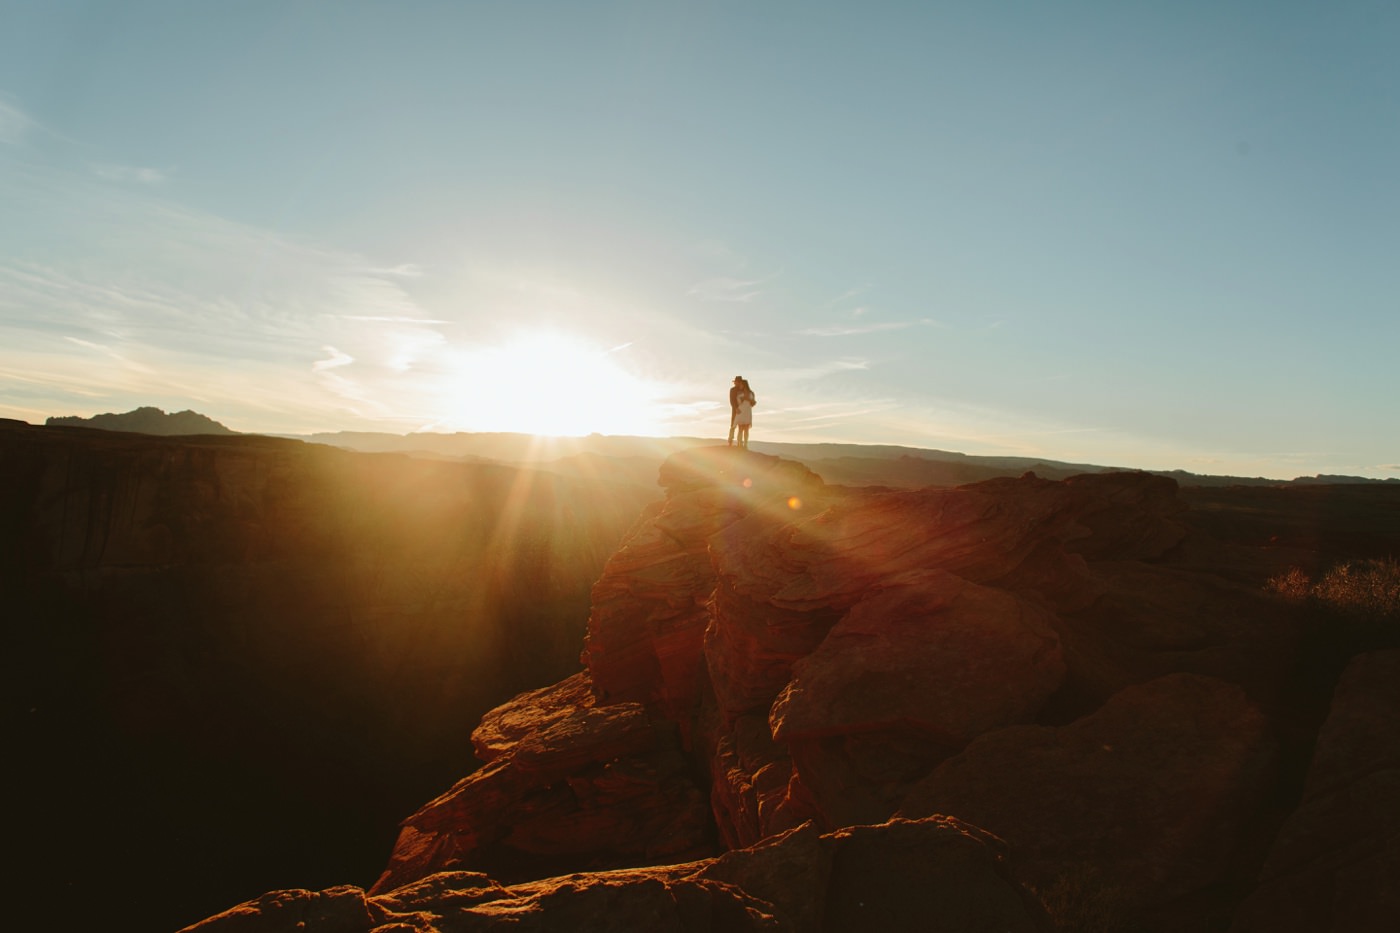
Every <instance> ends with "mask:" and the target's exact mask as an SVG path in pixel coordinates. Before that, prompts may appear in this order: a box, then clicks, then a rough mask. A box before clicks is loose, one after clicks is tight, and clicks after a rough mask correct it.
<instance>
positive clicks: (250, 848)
mask: <svg viewBox="0 0 1400 933" xmlns="http://www.w3.org/2000/svg"><path fill="white" fill-rule="evenodd" d="M659 494H660V491H659V490H658V489H657V488H656V487H655V486H653V487H650V488H647V487H644V486H638V485H635V484H631V483H627V482H617V481H614V480H612V479H609V478H607V477H606V476H598V477H587V476H575V477H572V478H564V477H559V476H555V475H552V474H549V473H546V472H538V471H527V470H517V469H512V468H506V467H499V466H491V465H481V464H460V463H447V462H433V461H424V460H414V459H410V458H408V457H405V456H402V455H397V454H384V455H370V454H356V453H348V452H345V451H340V450H335V449H332V448H329V447H322V446H318V445H312V444H305V443H301V442H297V441H284V440H276V439H271V438H261V437H232V438H223V437H186V438H178V439H174V438H171V439H165V438H155V437H146V436H139V435H132V434H113V433H107V432H100V431H92V430H84V429H72V428H54V427H50V428H37V427H28V426H22V425H15V424H7V425H4V426H0V587H2V588H3V589H0V593H2V594H3V605H2V608H3V618H4V633H5V652H4V656H5V670H4V681H5V686H4V692H5V696H6V702H5V709H4V716H5V722H4V735H5V737H6V746H7V747H6V759H7V760H8V761H9V762H10V763H11V768H12V770H13V771H14V773H15V774H17V776H18V778H19V781H18V789H17V791H12V793H13V794H14V795H15V796H13V797H12V798H11V800H10V807H11V809H12V811H13V812H14V813H15V814H16V817H15V819H14V820H13V821H12V823H11V826H10V832H11V833H12V834H13V836H12V838H16V839H23V840H26V842H25V846H26V849H25V856H24V861H25V865H24V868H23V869H22V870H21V872H20V873H19V874H18V875H17V876H15V875H12V876H11V877H10V879H9V881H10V884H12V885H13V886H14V891H13V892H12V896H11V897H10V898H9V899H8V900H9V902H10V903H12V904H13V903H16V902H17V899H18V902H22V903H28V904H31V905H40V904H42V905H44V909H45V910H56V911H57V913H58V914H59V915H63V916H65V917H66V918H67V922H68V923H70V924H71V925H72V927H73V928H78V927H82V926H93V927H95V926H100V925H101V922H100V918H101V917H103V916H104V915H107V914H109V912H110V909H111V904H112V903H113V902H115V901H117V900H121V899H124V898H127V897H130V896H131V895H132V892H133V891H136V890H141V889H143V888H145V887H146V886H148V885H150V884H151V883H153V882H155V883H157V884H158V886H159V889H160V893H159V895H158V896H154V895H153V896H152V898H151V900H150V902H149V904H148V906H149V908H150V910H149V911H143V913H144V917H143V923H142V926H143V927H147V928H150V929H162V928H165V929H174V928H175V927H178V926H181V925H183V924H185V923H189V922H192V921H193V920H196V919H198V918H199V917H201V916H205V915H207V914H209V913H212V912H214V911H216V910H219V909H222V908H223V907H224V906H227V904H229V903H232V902H235V901H238V900H240V899H243V898H246V897H250V896H253V895H255V894H258V893H261V892H262V891H264V890H267V889H269V888H273V887H278V886H286V885H288V884H307V883H310V884H318V883H320V884H331V883H339V882H343V881H346V880H357V881H359V882H360V883H365V884H367V883H368V882H369V881H372V880H373V878H374V877H375V876H376V875H377V874H378V872H379V871H380V869H381V868H382V865H383V858H384V853H385V851H387V849H388V847H389V845H390V844H391V842H392V840H393V837H394V833H395V825H396V823H397V821H398V820H399V819H401V818H402V817H403V816H404V814H406V813H408V812H411V811H412V810H413V809H414V808H415V807H416V806H418V805H419V804H420V803H421V802H422V800H423V799H424V798H426V797H428V796H431V794H432V793H434V792H436V791H437V790H438V789H439V788H440V787H441V786H443V785H444V784H446V783H450V782H451V780H453V779H455V778H456V777H457V776H459V775H460V774H462V773H464V772H465V771H469V770H471V769H472V768H473V767H475V764H476V763H475V761H474V759H473V758H472V755H471V750H470V745H469V743H468V742H467V740H466V739H467V734H468V732H469V731H470V728H471V725H472V724H473V723H475V722H476V721H477V720H478V719H479V718H480V716H481V715H482V713H483V712H485V711H486V710H488V709H490V708H491V707H492V706H494V705H496V704H498V703H499V702H501V700H503V699H504V698H506V697H509V696H511V695H514V694H515V693H517V692H519V691H521V690H525V689H529V688H533V687H538V686H540V685H542V684H547V683H551V682H553V681H556V680H559V679H561V678H563V677H566V676H568V675H569V674H570V673H572V672H573V671H576V670H577V669H578V668H579V662H578V654H579V646H580V642H581V639H582V635H583V631H584V627H585V624H586V619H587V615H588V605H589V587H590V585H591V584H592V583H593V582H594V580H596V579H597V577H598V574H599V572H600V571H601V568H602V566H603V564H604V562H605V561H606V559H607V558H608V556H609V555H610V554H611V553H612V552H613V550H614V549H615V548H616V546H617V544H618V542H619V541H620V540H621V538H622V537H623V535H624V533H625V532H626V530H627V528H628V527H629V526H630V525H631V524H632V523H633V522H634V521H635V520H636V517H637V515H638V514H639V513H640V512H641V510H642V508H643V507H644V505H645V504H646V503H647V502H648V501H650V500H652V499H655V498H657V497H658V496H659ZM94 863H96V865H94ZM59 905H61V906H59Z"/></svg>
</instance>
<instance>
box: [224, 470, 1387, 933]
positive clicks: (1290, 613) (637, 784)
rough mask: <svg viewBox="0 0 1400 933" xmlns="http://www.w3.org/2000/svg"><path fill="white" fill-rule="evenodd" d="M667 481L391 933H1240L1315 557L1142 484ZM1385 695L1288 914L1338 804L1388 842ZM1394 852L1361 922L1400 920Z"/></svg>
mask: <svg viewBox="0 0 1400 933" xmlns="http://www.w3.org/2000/svg"><path fill="white" fill-rule="evenodd" d="M660 480H661V483H662V485H663V487H664V488H665V489H666V496H665V499H664V501H660V502H657V503H654V504H652V505H650V506H648V507H647V508H646V509H645V510H644V511H643V512H642V514H641V516H640V518H639V519H638V520H637V522H636V524H635V525H634V526H633V527H632V529H631V531H630V532H629V533H628V535H627V536H626V538H625V540H624V541H623V543H622V545H621V546H620V547H619V548H618V550H617V551H616V553H615V554H614V555H613V557H612V558H611V559H610V560H609V561H608V562H607V564H606V566H605V568H604V570H603V573H602V575H601V576H600V578H599V579H598V581H597V583H596V584H595V586H594V587H593V592H592V598H593V603H592V610H591V613H590V615H589V619H588V633H587V637H586V641H585V644H584V646H583V653H582V660H583V663H584V665H585V670H584V671H583V672H582V673H580V674H578V675H575V676H573V677H571V678H569V679H567V680H564V681H562V682H560V683H559V684H557V685H556V686H555V687H552V688H546V689H543V690H536V691H533V692H530V693H526V694H522V695H520V696H518V697H517V698H515V699H514V700H512V701H510V702H508V703H506V704H504V705H502V706H500V707H499V708H497V709H496V710H495V711H493V712H491V713H489V714H487V715H486V716H485V717H484V719H483V720H482V722H481V725H480V726H479V728H478V729H477V731H476V733H475V734H474V735H473V745H474V748H475V750H476V753H477V755H478V756H479V757H480V758H481V760H482V761H484V762H485V764H484V765H483V766H482V767H481V768H480V769H479V770H478V771H476V772H474V773H472V774H469V775H467V776H465V777H463V778H462V779H461V780H459V781H458V782H457V783H456V784H455V785H454V786H452V787H451V788H449V789H448V790H446V791H445V792H444V793H443V794H442V795H441V796H439V797H438V798H436V799H434V800H432V801H430V802H429V803H428V804H426V805H424V806H423V807H421V808H420V809H418V810H417V812H415V813H413V814H412V815H411V816H409V817H408V818H407V819H406V820H405V821H404V823H403V825H402V828H401V832H400V836H399V839H398V842H397V844H396V845H395V847H394V849H393V852H392V854H391V856H390V858H389V862H388V867H387V869H386V871H385V872H384V874H383V875H382V876H381V877H380V879H379V881H378V882H377V883H376V884H375V885H374V886H373V887H372V889H371V890H370V892H369V893H368V894H366V893H364V892H360V893H359V894H357V895H353V896H354V897H359V898H360V899H361V900H362V901H363V904H364V908H363V909H364V910H365V911H366V915H367V916H368V920H366V921H364V922H365V923H368V924H369V926H367V927H363V928H364V929H379V928H381V927H382V928H384V929H385V930H387V929H421V930H435V929H447V928H450V929H477V928H483V929H484V928H486V927H487V926H489V925H492V924H506V923H516V924H520V925H522V927H523V928H527V929H541V930H544V929H580V928H588V929H625V928H646V929H678V930H679V929H686V930H708V929H783V930H787V929H794V930H812V931H816V930H847V929H950V930H964V929H966V930H974V929H976V930H981V929H987V930H992V929H998V930H1000V929H1015V930H1020V929H1027V930H1038V929H1047V928H1048V927H1047V926H1046V924H1047V923H1049V922H1050V921H1049V920H1048V919H1047V916H1046V915H1045V914H1044V913H1042V912H1041V908H1040V906H1039V905H1040V903H1042V902H1043V903H1044V905H1046V907H1047V908H1048V909H1049V910H1050V911H1051V913H1052V914H1053V915H1054V921H1055V923H1056V924H1058V928H1059V929H1120V928H1121V929H1134V930H1148V931H1159V930H1160V931H1164V933H1165V931H1179V930H1193V931H1195V930H1224V929H1225V928H1226V927H1227V926H1228V925H1229V923H1230V921H1231V919H1232V918H1233V915H1234V912H1235V910H1236V908H1237V907H1238V906H1239V904H1240V903H1241V901H1243V900H1245V898H1246V897H1247V896H1248V895H1249V893H1250V891H1252V890H1253V889H1254V887H1255V886H1256V884H1257V883H1258V880H1257V879H1258V873H1259V870H1260V869H1261V868H1262V867H1263V866H1264V856H1265V853H1266V852H1267V851H1268V848H1269V845H1270V844H1271V843H1272V841H1273V838H1274V835H1275V834H1277V833H1278V832H1279V828H1280V826H1281V825H1282V824H1283V823H1284V816H1285V815H1286V813H1287V811H1288V810H1289V809H1291V808H1292V807H1293V806H1294V805H1295V804H1296V794H1297V791H1296V790H1295V789H1294V787H1295V785H1294V784H1293V780H1294V778H1293V775H1294V774H1295V773H1296V774H1298V775H1301V770H1300V769H1299V768H1298V761H1299V760H1300V759H1301V757H1302V754H1303V753H1304V752H1309V753H1310V752H1311V748H1310V742H1311V738H1312V734H1313V733H1312V732H1310V731H1309V730H1310V729H1315V726H1311V727H1310V726H1309V725H1308V723H1309V717H1310V716H1311V715H1313V708H1312V703H1311V699H1310V696H1309V695H1307V694H1305V693H1300V692H1299V691H1300V690H1305V689H1306V685H1307V684H1308V683H1311V682H1312V681H1311V679H1310V678H1317V679H1318V680H1319V681H1323V680H1325V679H1326V664H1325V663H1321V662H1319V660H1318V658H1317V657H1314V656H1312V655H1310V654H1309V653H1308V651H1307V650H1305V648H1304V647H1303V645H1304V643H1303V642H1302V641H1301V640H1300V639H1301V638H1302V635H1303V634H1304V618H1303V616H1302V615H1301V614H1300V610H1299V607H1298V606H1296V605H1294V604H1290V603H1288V602H1287V601H1286V600H1284V599H1282V598H1280V597H1279V596H1277V595H1274V594H1272V593H1270V592H1269V591H1268V589H1267V588H1266V586H1265V583H1266V580H1267V576H1265V572H1266V571H1267V570H1268V569H1269V568H1274V567H1278V566H1280V565H1281V564H1283V563H1284V562H1286V561H1287V560H1291V559H1292V558H1293V557H1294V556H1296V555H1297V554H1298V553H1299V552H1300V549H1299V548H1298V547H1296V546H1294V545H1289V546H1288V550H1287V552H1286V554H1271V553H1263V552H1264V551H1267V549H1268V548H1269V547H1271V546H1272V545H1271V543H1270V542H1264V543H1262V544H1261V543H1258V542H1254V541H1246V540H1239V539H1224V538H1219V537H1217V536H1216V534H1215V533H1214V532H1213V531H1212V529H1216V530H1218V529H1220V528H1222V527H1226V526H1225V525H1224V524H1223V523H1222V522H1221V521H1219V519H1220V515H1218V514H1208V515H1206V516H1205V517H1204V519H1203V518H1201V517H1198V516H1196V515H1194V514H1193V513H1192V511H1191V510H1190V509H1188V508H1187V505H1186V503H1185V501H1184V500H1183V497H1182V496H1181V495H1180V494H1179V492H1178V490H1177V488H1176V484H1175V483H1174V482H1173V481H1172V480H1169V479H1163V478H1160V477H1155V476H1150V475H1146V474H1137V473H1108V474H1095V475H1086V476H1079V477H1072V478H1070V479H1068V480H1064V481H1055V482H1052V481H1048V480H1043V479H1040V478H1037V477H1036V476H1034V475H1029V474H1028V475H1026V476H1024V477H1021V478H1020V479H996V480H990V481H987V482H982V483H977V484H973V485H969V486H962V487H956V488H928V489H921V490H893V491H892V490H887V489H878V488H870V489H846V488H837V487H828V486H826V485H825V484H823V483H822V481H821V480H820V478H819V477H817V476H815V475H814V474H812V473H811V472H810V471H808V470H806V469H805V468H803V467H801V466H799V465H797V464H792V463H787V462H785V461H781V460H778V459H777V458H773V457H765V456H762V455H757V454H753V453H750V452H747V451H742V450H737V449H731V448H726V447H715V448H697V449H695V450H691V451H687V452H683V453H681V454H677V455H674V456H673V457H671V458H670V459H669V460H667V461H666V463H665V464H664V466H663V467H662V468H661V471H660ZM1217 501H1218V500H1217ZM1211 507H1212V508H1214V507H1215V506H1214V505H1211ZM1306 634H1307V637H1308V638H1310V639H1312V640H1313V642H1316V641H1317V640H1318V639H1319V638H1322V637H1325V634H1326V633H1325V632H1324V633H1321V634H1319V631H1318V630H1317V629H1316V628H1313V629H1309V630H1308V631H1307V632H1306ZM1310 643H1311V642H1310ZM1378 663H1379V662H1378ZM1357 678H1359V681H1358V682H1361V681H1365V682H1370V681H1375V682H1377V683H1378V682H1381V681H1383V680H1384V677H1383V676H1382V675H1380V674H1375V675H1373V676H1370V677H1367V676H1363V675H1360V674H1359V675H1357ZM1392 682H1394V681H1393V679H1392ZM1351 683H1352V681H1350V680H1349V681H1348V684H1351ZM1300 685H1301V686H1300ZM1329 689H1330V685H1329ZM1374 689H1375V688H1364V689H1363V688H1361V687H1357V686H1355V685H1352V686H1348V687H1347V689H1346V690H1344V691H1339V699H1338V710H1342V709H1345V708H1346V706H1347V703H1346V702H1345V698H1346V697H1353V696H1354V697H1360V699H1359V700H1357V701H1356V704H1357V705H1356V707H1355V708H1356V709H1357V710H1360V711H1362V712H1356V713H1352V714H1348V715H1346V716H1343V714H1342V713H1340V712H1334V718H1335V717H1339V716H1340V717H1342V718H1335V724H1334V725H1332V726H1331V727H1330V728H1331V730H1332V731H1330V732H1326V731H1325V732H1324V738H1323V741H1322V742H1320V743H1319V748H1318V761H1319V762H1320V763H1319V764H1318V765H1316V766H1315V772H1316V771H1318V770H1319V769H1321V771H1320V773H1323V774H1330V775H1333V776H1334V778H1335V779H1334V778H1327V779H1326V780H1324V779H1323V778H1321V777H1314V778H1310V779H1309V784H1308V791H1307V794H1308V796H1307V798H1306V800H1305V807H1304V811H1300V813H1301V814H1302V815H1301V816H1299V817H1298V819H1299V820H1300V821H1302V822H1299V823H1298V824H1297V825H1293V824H1292V823H1290V825H1289V826H1288V827H1287V828H1286V829H1285V831H1284V833H1283V834H1282V835H1280V836H1279V845H1280V846H1281V847H1282V849H1281V850H1279V851H1276V852H1275V854H1274V855H1273V856H1270V858H1269V863H1268V868H1267V869H1266V871H1265V874H1264V879H1265V880H1264V885H1265V886H1264V887H1262V888H1260V890H1261V891H1265V890H1267V888H1268V885H1270V884H1275V883H1276V884H1287V883H1288V882H1287V880H1286V879H1288V878H1290V877H1294V876H1295V874H1296V873H1297V872H1300V871H1302V870H1303V869H1302V868H1300V867H1299V866H1301V865H1302V864H1303V863H1304V862H1306V858H1303V857H1295V856H1294V855H1291V854H1290V853H1289V852H1288V851H1287V849H1288V846H1289V845H1290V844H1292V843H1290V840H1303V841H1302V842H1299V843H1297V845H1300V846H1302V847H1303V849H1305V850H1306V851H1308V852H1312V851H1313V846H1314V842H1313V841H1312V840H1313V839H1315V838H1319V837H1320V836H1322V835H1325V833H1324V832H1323V831H1322V829H1320V828H1319V826H1318V825H1314V824H1310V823H1308V822H1307V821H1306V813H1305V811H1306V809H1307V803H1308V802H1312V803H1313V804H1317V805H1332V804H1326V803H1325V802H1326V801H1328V800H1329V799H1330V798H1329V797H1328V793H1329V791H1328V790H1327V789H1326V788H1328V787H1332V786H1334V785H1338V784H1339V783H1340V784H1341V785H1344V786H1348V787H1350V786H1351V785H1352V784H1354V785H1355V787H1356V788H1358V789H1359V788H1361V787H1363V786H1364V787H1371V786H1377V787H1381V788H1382V790H1381V791H1380V793H1379V801H1380V802H1378V803H1377V804H1376V808H1377V809H1378V811H1379V812H1380V813H1381V814H1382V815H1384V814H1385V813H1388V809H1387V807H1388V806H1389V802H1390V798H1389V797H1387V796H1386V792H1385V790H1384V788H1385V787H1386V786H1387V785H1385V784H1384V775H1385V774H1386V773H1388V772H1386V770H1385V767H1384V766H1382V765H1375V764H1368V763H1365V762H1360V761H1358V762H1357V763H1355V764H1354V766H1353V765H1348V766H1342V765H1339V764H1337V761H1338V757H1337V754H1336V753H1335V752H1333V751H1332V750H1333V749H1335V748H1338V747H1342V748H1353V747H1354V748H1356V749H1363V750H1366V749H1372V748H1378V749H1380V751H1379V752H1377V753H1376V754H1377V755H1378V758H1377V760H1378V761H1382V762H1383V761H1385V760H1387V759H1386V757H1385V756H1386V755H1387V754H1388V752H1385V751H1384V749H1385V748H1388V746H1386V745H1385V744H1384V743H1379V744H1377V743H1374V742H1371V741H1370V740H1362V739H1355V740H1347V741H1342V740H1339V739H1337V740H1334V738H1333V737H1334V736H1350V735H1360V734H1362V733H1367V734H1369V731H1384V729H1383V724H1384V723H1385V722H1388V720H1387V719H1386V716H1387V715H1389V714H1387V713H1385V712H1384V709H1385V703H1386V700H1385V697H1386V696H1387V694H1385V693H1384V691H1383V690H1382V691H1381V692H1380V693H1379V694H1374V695H1373V691H1374ZM1377 710H1380V713H1379V714H1378V713H1377V712H1376V711H1377ZM1377 715H1379V718H1378V719H1374V721H1372V719H1373V718H1374V717H1376V716H1377ZM1319 721H1320V717H1319ZM1347 723H1350V724H1351V725H1345V724H1347ZM1392 731H1393V730H1392ZM1368 753H1369V752H1368ZM1347 754H1349V753H1342V759H1341V760H1343V761H1351V759H1349V758H1347V757H1346V755H1347ZM1357 754H1358V755H1359V754H1360V752H1357ZM1363 757H1364V756H1363ZM1323 762H1331V764H1324V763H1323ZM1347 767H1352V770H1354V771H1355V772H1356V777H1355V779H1354V780H1353V779H1352V778H1340V777H1335V776H1336V775H1338V774H1346V773H1348V772H1347ZM1376 775H1380V777H1376ZM1329 782H1330V783H1329ZM1301 783H1302V782H1301V777H1299V778H1298V783H1297V786H1298V787H1301ZM1348 793H1349V794H1352V793H1359V790H1355V791H1348ZM1319 802H1322V803H1319ZM1348 819H1351V816H1348ZM1343 825H1350V824H1348V823H1345V822H1344V823H1343ZM1376 825H1377V826H1378V827H1380V828H1379V830H1378V832H1377V834H1373V835H1372V836H1370V837H1366V838H1367V839H1368V840H1370V841H1366V842H1364V843H1363V844H1362V845H1361V847H1360V849H1359V851H1360V853H1361V854H1360V855H1358V856H1357V857H1356V858H1352V856H1351V855H1348V856H1346V858H1348V859H1349V860H1350V861H1349V864H1355V865H1356V866H1358V867H1357V869H1356V872H1355V873H1354V874H1353V875H1352V876H1348V879H1347V881H1346V891H1348V892H1359V896H1360V897H1361V899H1362V901H1363V903H1361V904H1360V905H1358V906H1354V907H1352V908H1351V909H1350V913H1347V914H1345V916H1347V917H1361V918H1369V917H1371V916H1374V915H1378V914H1379V913H1380V912H1381V911H1380V907H1381V906H1382V905H1384V904H1385V903H1386V901H1385V897H1386V895H1385V894H1384V892H1385V891H1386V890H1388V888H1387V887H1386V886H1385V885H1384V884H1380V883H1371V882H1372V881H1374V879H1375V878H1378V877H1379V878H1381V879H1383V880H1389V879H1390V875H1388V874H1387V873H1388V872H1389V871H1390V869H1391V868H1392V867H1393V861H1394V860H1393V859H1391V860H1389V861H1388V860H1387V858H1388V856H1387V855H1386V854H1385V853H1388V852H1389V849H1388V848H1386V846H1389V845H1390V843H1389V842H1387V841H1386V840H1389V839H1390V836H1388V835H1386V833H1388V832H1389V830H1388V829H1387V828H1386V827H1387V826H1388V823H1386V822H1385V820H1384V819H1381V820H1378V821H1377V823H1376ZM1319 844H1330V843H1319ZM1336 846H1337V848H1338V849H1339V850H1340V849H1345V844H1343V843H1342V842H1340V841H1339V842H1337V843H1336ZM726 850H728V851H727V852H726ZM1376 852H1379V853H1381V854H1380V855H1377V856H1376V857H1375V858H1371V853H1376ZM1299 877H1301V876H1299ZM1319 883H1320V882H1317V881H1316V880H1312V881H1306V883H1304V884H1300V885H1299V887H1298V889H1297V890H1299V891H1305V892H1306V891H1309V890H1318V884H1319ZM1309 885H1311V886H1312V887H1311V888H1310V887H1309ZM794 892H801V893H794ZM344 896H345V895H344V894H339V895H337V897H344ZM1309 896H1310V895H1309ZM311 897H312V896H311V895H310V894H297V895H292V894H288V895H285V896H284V898H283V899H284V900H287V901H288V903H295V904H312V903H316V902H315V901H314V899H310V898H311ZM308 899H310V900H308ZM352 899H353V897H352ZM279 903H280V902H279ZM444 905H450V907H448V906H444ZM273 909H274V910H281V909H282V908H281V907H280V906H277V904H273ZM297 909H302V908H297ZM358 910H359V908H355V911H358ZM239 911H241V913H238V912H239ZM266 912H267V910H266V908H265V907H264V906H261V905H260V904H259V903H257V902H252V903H251V904H249V905H243V906H242V907H240V908H238V909H237V910H236V911H235V913H234V914H232V915H229V916H225V917H220V918H213V919H211V920H210V921H209V927H208V928H209V929H218V924H228V923H234V922H241V920H240V919H239V918H249V917H251V918H258V917H262V916H263V915H264V914H265V913H266ZM352 912H353V911H352ZM1299 915H1303V912H1302V911H1299ZM355 916H356V918H358V917H359V914H358V913H355ZM585 916H591V917H593V918H594V920H593V921H590V922H591V923H592V924H593V925H591V926H590V925H585V920H584V919H583V918H584V917H585ZM1261 916H1267V915H1266V914H1261ZM1329 916H1343V915H1342V914H1332V915H1329ZM354 922H355V923H360V922H361V920H359V919H356V920H355V921H354ZM628 923H630V924H632V926H631V927H628V926H626V924H628ZM393 924H400V926H397V927H395V926H393ZM940 924H941V925H940ZM1092 924H1097V926H1092ZM638 925H640V926H638ZM1257 928H1259V929H1262V928H1264V927H1257ZM1336 928H1337V929H1342V928H1343V927H1341V926H1338V927H1336ZM250 929H257V928H256V927H252V928H250ZM347 929H361V927H347ZM1251 929H1253V928H1251Z"/></svg>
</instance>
